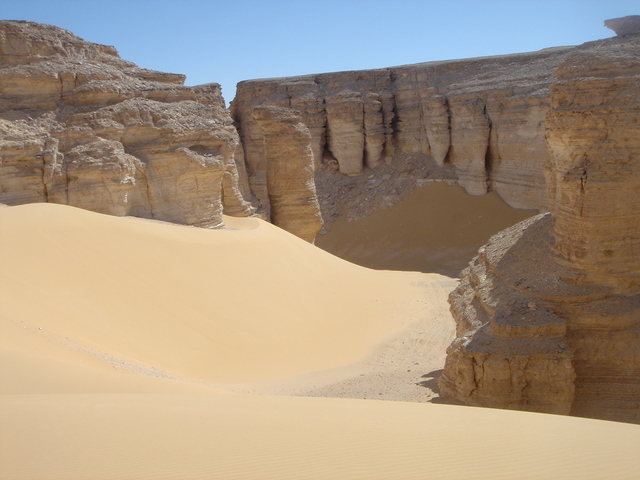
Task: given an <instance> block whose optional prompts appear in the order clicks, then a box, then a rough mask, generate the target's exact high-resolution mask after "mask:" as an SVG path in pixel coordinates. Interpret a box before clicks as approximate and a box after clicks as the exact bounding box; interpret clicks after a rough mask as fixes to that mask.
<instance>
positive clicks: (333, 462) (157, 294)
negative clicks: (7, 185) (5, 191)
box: [0, 204, 640, 480]
mask: <svg viewBox="0 0 640 480" xmlns="http://www.w3.org/2000/svg"><path fill="white" fill-rule="evenodd" d="M225 221H226V227H225V228H224V229H218V230H206V229H199V228H194V227H186V226H177V225H171V224H166V223H162V222H155V221H149V220H142V219H137V218H119V217H113V216H107V215H102V214H98V213H93V212H89V211H85V210H81V209H77V208H74V207H69V206H62V205H55V204H28V205H21V206H14V207H2V208H0V225H1V226H2V227H1V229H0V256H1V261H0V264H1V265H2V275H0V305H1V309H0V325H1V327H0V328H1V335H0V352H1V355H2V362H1V363H0V365H1V369H0V377H1V378H0V389H1V392H0V393H1V395H0V402H1V406H0V419H1V420H0V465H2V467H1V468H0V478H2V479H7V480H18V479H124V478H140V479H161V478H167V479H169V478H171V479H175V478H185V479H186V478H194V479H195V478H203V479H204V478H216V479H253V478H256V479H258V478H259V479H263V478H271V479H302V478H304V479H312V478H314V479H365V478H366V479H391V478H402V479H409V478H439V479H444V478H465V479H467V478H479V479H480V478H492V479H501V478H505V479H507V478H508V479H513V478H519V479H525V478H531V479H533V478H536V479H539V478H554V479H565V478H566V479H569V478H575V479H588V478H594V479H595V478H617V479H621V478H628V479H631V478H638V472H639V471H640V456H638V455H637V447H638V445H639V444H640V426H638V425H630V424H624V423H614V422H606V421H598V420H589V419H583V418H573V417H562V416H554V415H544V414H534V413H526V412H515V411H502V410H494V409H480V408H472V407H464V406H455V405H445V404H436V403H433V402H429V400H432V399H433V397H435V396H437V392H435V391H434V388H435V387H434V384H435V382H433V381H432V380H433V377H435V376H437V372H438V370H439V369H441V368H442V365H443V362H444V357H445V350H446V347H447V345H448V344H449V343H450V342H451V340H452V339H453V338H454V333H455V332H454V329H455V327H454V323H453V320H452V319H451V317H450V314H449V312H448V305H447V302H446V298H447V295H448V293H449V291H450V290H451V289H452V288H453V287H454V286H455V284H456V280H455V279H452V278H449V277H445V276H442V275H438V274H426V273H419V272H398V271H387V270H372V269H368V268H364V267H360V266H357V265H354V264H352V263H349V262H346V261H344V260H341V259H339V258H337V257H335V256H333V255H331V254H329V253H326V252H324V251H323V250H321V249H319V248H317V247H315V246H313V245H310V244H308V243H306V242H304V241H302V240H300V239H298V238H297V237H294V236H293V235H291V234H289V233H286V232H284V231H283V230H280V229H279V228H277V227H275V226H273V225H271V224H268V223H266V222H263V221H262V220H259V219H257V218H243V219H238V218H231V217H226V218H225ZM338 397H343V398H338Z"/></svg>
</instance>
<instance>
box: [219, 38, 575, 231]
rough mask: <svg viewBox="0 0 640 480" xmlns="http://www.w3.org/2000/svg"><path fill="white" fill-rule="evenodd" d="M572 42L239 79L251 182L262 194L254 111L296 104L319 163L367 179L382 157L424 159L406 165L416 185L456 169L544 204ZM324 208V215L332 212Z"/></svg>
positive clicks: (530, 203)
mask: <svg viewBox="0 0 640 480" xmlns="http://www.w3.org/2000/svg"><path fill="white" fill-rule="evenodd" d="M570 51H571V48H558V49H549V50H545V51H541V52H536V53H528V54H518V55H508V56H502V57H488V58H477V59H469V60H453V61H446V62H432V63H425V64H417V65H407V66H402V67H392V68H386V69H379V70H364V71H357V72H338V73H327V74H320V75H308V76H302V77H290V78H280V79H267V80H249V81H244V82H241V83H239V84H238V90H237V94H236V98H235V99H234V101H233V102H232V107H231V110H232V115H233V117H234V119H235V120H236V124H237V127H238V130H239V133H240V136H241V138H242V142H243V145H244V149H245V158H246V162H247V170H248V175H249V181H250V183H251V185H252V188H253V191H254V193H255V194H256V196H257V197H258V198H260V199H261V200H262V202H263V203H264V202H266V201H267V193H266V190H265V188H264V178H265V173H264V172H265V164H264V157H265V152H264V145H263V141H262V137H261V135H260V133H259V130H258V129H257V128H256V125H255V122H254V119H253V118H252V112H253V109H254V108H255V107H256V106H258V105H263V104H264V105H273V106H281V107H288V108H293V109H295V110H298V111H300V113H301V116H302V121H303V122H304V123H305V124H306V125H307V126H308V127H309V130H310V132H311V147H312V150H313V152H314V159H315V165H316V170H317V171H318V172H327V171H329V172H334V175H336V176H338V175H339V176H352V177H354V182H357V179H359V178H361V179H362V183H364V182H366V181H367V180H368V177H369V176H370V175H371V174H374V175H375V174H376V172H377V171H378V170H380V169H381V168H383V166H384V165H385V164H386V165H390V164H393V163H397V164H398V165H415V164H416V163H419V162H421V163H422V164H424V168H415V167H412V170H411V171H408V172H407V173H406V176H408V177H411V178H412V180H413V182H414V185H415V182H416V181H420V180H423V179H425V178H432V177H433V178H438V177H446V178H450V176H451V175H450V174H451V169H452V168H453V170H454V173H455V177H456V179H457V181H458V183H459V184H460V185H461V186H463V187H464V188H465V189H466V190H467V192H469V193H471V194H473V195H481V194H484V193H486V192H487V191H490V190H493V191H497V192H498V193H499V194H500V195H501V196H502V198H504V199H505V200H506V201H507V202H508V203H509V204H511V205H512V206H514V207H518V208H537V209H540V210H546V208H547V197H546V190H545V189H546V186H545V185H546V180H545V176H544V165H545V164H546V163H547V162H548V161H549V151H548V149H547V146H546V144H545V141H544V135H545V128H544V122H545V118H546V115H547V113H548V110H549V106H550V95H549V85H550V84H551V82H552V79H553V73H554V71H555V70H556V68H557V67H558V65H559V64H560V63H561V62H562V61H563V60H564V58H565V57H566V56H567V55H568V53H569V52H570ZM434 163H435V165H433V164H434ZM445 168H446V169H445ZM442 169H445V170H442ZM399 170H401V171H404V167H400V168H399ZM441 172H443V173H442V175H441ZM383 175H384V174H383ZM327 183H330V182H327ZM402 183H403V186H404V184H405V183H406V182H404V180H403V182H402ZM318 191H319V195H320V196H321V197H322V196H323V195H324V194H325V193H328V192H325V190H324V188H323V186H322V185H319V190H318ZM387 197H388V198H387V199H383V200H381V201H380V206H384V205H386V204H387V203H389V199H392V198H393V195H392V194H391V193H390V192H387ZM353 201H354V202H357V201H356V200H355V199H354V200H353ZM373 201H375V199H373V197H372V202H373ZM323 208H324V207H323ZM346 208H347V210H349V209H350V208H351V207H350V204H347V205H346ZM354 209H356V208H355V207H354ZM350 213H351V212H349V214H350ZM323 214H325V215H324V216H325V220H329V221H330V217H331V214H332V212H331V211H328V210H327V211H325V210H323Z"/></svg>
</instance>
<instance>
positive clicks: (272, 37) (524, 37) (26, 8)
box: [0, 0, 640, 101]
mask: <svg viewBox="0 0 640 480" xmlns="http://www.w3.org/2000/svg"><path fill="white" fill-rule="evenodd" d="M639 14H640V0H553V1H550V0H0V18H1V19H5V20H31V21H35V22H42V23H48V24H52V25H56V26H59V27H62V28H66V29H67V30H70V31H71V32H73V33H74V34H76V35H78V36H79V37H81V38H84V39H85V40H88V41H91V42H95V43H102V44H106V45H113V46H115V47H116V48H117V49H118V52H119V53H120V56H121V57H122V58H124V59H126V60H130V61H132V62H135V63H136V64H138V65H139V66H141V67H145V68H151V69H154V70H161V71H165V72H173V73H182V74H185V75H187V85H197V84H201V83H209V82H217V83H220V84H221V85H222V87H223V95H224V97H225V99H226V100H227V101H230V100H232V98H233V96H234V95H235V85H236V83H237V82H239V81H241V80H247V79H253V78H267V77H283V76H290V75H304V74H310V73H323V72H334V71H341V70H361V69H368V68H382V67H390V66H394V65H404V64H409V63H420V62H427V61H432V60H447V59H455V58H469V57H477V56H485V55H500V54H505V53H518V52H527V51H534V50H540V49H542V48H547V47H554V46H560V45H579V44H581V43H584V42H586V41H590V40H597V39H601V38H607V37H611V36H613V35H614V33H613V32H612V31H611V30H609V29H607V28H605V27H604V26H603V22H604V20H606V19H609V18H616V17H621V16H625V15H639Z"/></svg>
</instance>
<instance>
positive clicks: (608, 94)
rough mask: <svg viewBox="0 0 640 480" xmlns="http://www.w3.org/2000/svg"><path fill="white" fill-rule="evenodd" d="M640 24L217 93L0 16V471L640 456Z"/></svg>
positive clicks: (560, 470) (123, 473)
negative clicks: (532, 45) (514, 50)
mask: <svg viewBox="0 0 640 480" xmlns="http://www.w3.org/2000/svg"><path fill="white" fill-rule="evenodd" d="M639 20H640V18H638V17H628V18H626V19H617V20H613V21H608V25H609V26H610V28H612V29H614V30H616V32H617V33H618V36H616V37H613V38H610V39H606V40H601V41H594V42H589V43H587V44H584V45H581V46H577V47H562V48H554V49H548V50H545V51H541V52H532V53H524V54H514V55H506V56H501V57H487V58H478V59H467V60H452V61H445V62H433V63H425V64H418V65H407V66H402V67H390V68H387V69H380V70H370V71H362V72H338V73H327V74H319V75H309V76H304V77H289V78H279V79H266V80H249V81H246V82H241V83H240V84H239V85H238V91H237V95H236V98H235V99H234V100H233V102H232V104H231V106H230V108H229V109H227V108H226V107H225V102H224V100H223V99H222V96H221V93H220V88H219V86H218V85H217V84H207V85H200V86H196V87H187V86H184V76H182V75H179V74H169V73H163V72H156V71H151V70H147V69H142V68H139V67H137V66H136V65H135V64H133V63H131V62H129V61H127V60H124V59H122V58H120V56H119V55H118V53H117V51H116V50H115V48H114V47H108V46H104V45H97V44H93V43H90V42H86V41H84V40H82V39H80V38H78V37H76V36H74V35H73V34H72V33H71V32H68V31H66V30H63V29H60V28H58V27H54V26H49V25H42V24H36V23H32V22H14V21H0V204H2V205H0V356H1V360H0V478H1V479H7V480H18V479H25V480H27V479H36V478H38V479H56V478H64V479H85V478H91V479H120V478H143V479H144V478H149V479H151V478H154V479H157V478H167V479H173V478H224V479H227V478H242V479H249V478H256V479H258V478H271V479H287V478H291V479H294V478H296V479H297V478H318V479H336V478H340V479H357V478H367V479H389V478H401V479H405V478H406V479H409V478H426V477H430V476H432V477H434V478H478V479H484V478H496V479H500V478H505V479H506V478H509V479H511V478H523V479H526V478H557V479H565V478H566V479H571V478H575V479H578V478H579V479H588V478H593V479H596V478H621V479H631V478H637V475H638V471H640V457H639V456H638V455H637V445H638V444H640V426H639V425H637V423H640V416H639V414H638V412H640V388H639V387H638V386H639V385H640V381H639V379H640V353H639V352H640V341H639V339H640V334H639V333H638V332H639V331H640V313H639V312H640V290H639V288H640V281H639V278H640V261H639V257H638V252H639V251H640V244H639V242H640V240H639V239H640V235H639V232H638V228H639V225H640V216H639V215H640V213H639V212H640V210H639V209H638V206H639V205H640V200H639V197H638V191H639V190H638V188H637V187H638V185H637V178H638V168H639V167H638V165H640V164H639V161H640V160H639V156H638V155H639V151H640V149H639V144H638V141H639V139H640V135H638V133H639V132H638V121H639V120H640V110H639V108H638V105H639V104H640V102H639V101H638V100H639V99H640V68H639V65H640V28H639V27H638V23H640V22H639ZM516 207H517V208H516ZM481 407H497V408H481ZM514 410H529V411H514ZM558 414H562V415H558ZM581 417H592V418H581ZM611 420H616V421H615V422H614V421H611Z"/></svg>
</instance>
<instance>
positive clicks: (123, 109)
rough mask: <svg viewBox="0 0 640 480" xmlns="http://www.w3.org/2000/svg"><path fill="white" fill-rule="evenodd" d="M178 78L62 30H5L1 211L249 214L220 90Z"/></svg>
mask: <svg viewBox="0 0 640 480" xmlns="http://www.w3.org/2000/svg"><path fill="white" fill-rule="evenodd" d="M184 80H185V77H184V76H183V75H176V74H169V73H162V72H156V71H151V70H147V69H143V68H139V67H137V66H136V65H134V64H133V63H131V62H127V61H125V60H122V59H121V58H120V57H119V56H118V54H117V52H116V50H115V49H114V48H113V47H108V46H104V45H96V44H93V43H89V42H85V41H83V40H82V39H80V38H78V37H75V36H74V35H72V34H71V33H70V32H67V31H66V30H63V29H60V28H57V27H52V26H48V25H41V24H35V23H31V22H15V21H2V22H0V160H1V161H0V203H6V204H9V205H13V204H19V203H30V202H56V203H64V204H69V205H73V206H77V207H81V208H86V209H89V210H94V211H97V212H101V213H108V214H114V215H135V216H141V217H146V218H154V219H159V220H165V221H170V222H176V223H183V224H189V225H198V226H206V227H213V226H217V225H220V224H221V223H222V213H223V211H224V212H225V213H229V214H235V215H248V214H251V213H252V207H251V205H250V204H249V203H248V202H247V201H246V200H245V198H244V197H243V193H242V190H243V188H244V191H245V192H247V191H248V187H242V186H241V181H240V177H239V175H238V168H237V165H236V160H235V157H234V154H235V152H236V148H237V147H238V144H239V138H238V135H237V132H236V130H235V128H234V126H233V123H232V120H231V118H230V116H229V114H228V113H227V111H226V109H225V105H224V100H223V99H222V96H221V94H220V87H219V85H217V84H209V85H202V86H198V87H185V86H184V85H183V84H184ZM242 167H243V165H242Z"/></svg>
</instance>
